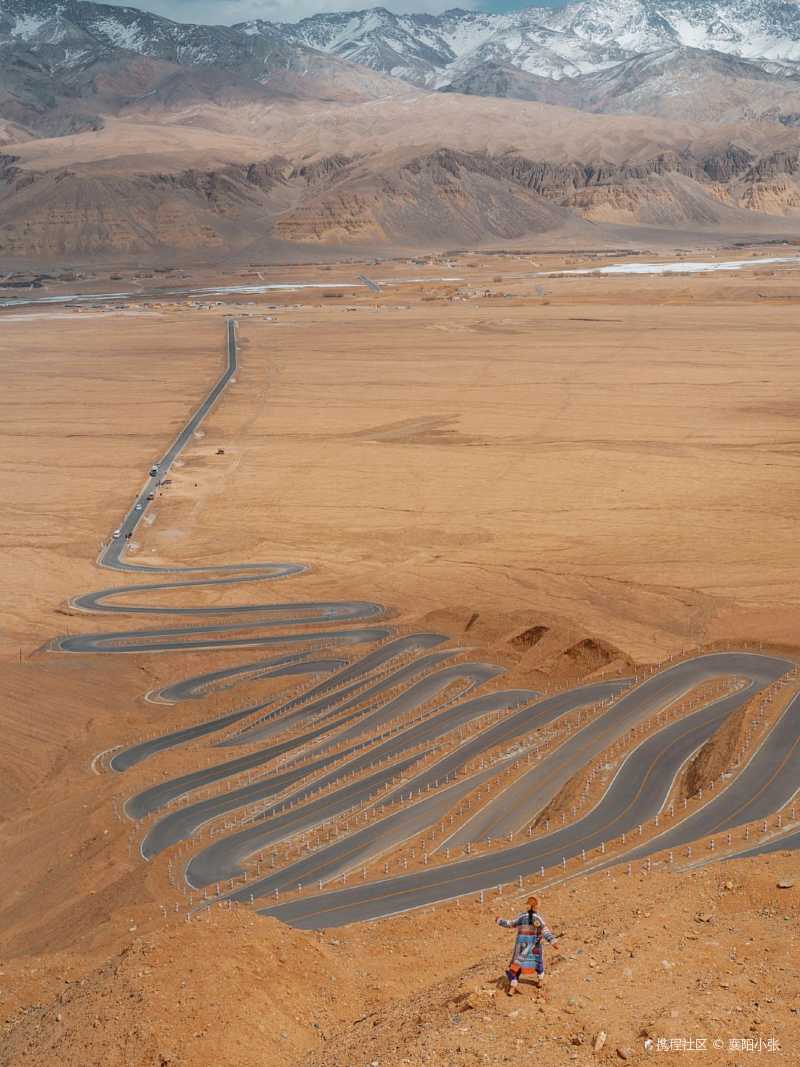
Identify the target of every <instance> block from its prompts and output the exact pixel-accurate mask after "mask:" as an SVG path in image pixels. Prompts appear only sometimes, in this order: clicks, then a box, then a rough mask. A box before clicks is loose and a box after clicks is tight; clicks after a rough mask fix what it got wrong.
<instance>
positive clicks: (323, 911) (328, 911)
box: [303, 726, 697, 919]
mask: <svg viewBox="0 0 800 1067" xmlns="http://www.w3.org/2000/svg"><path fill="white" fill-rule="evenodd" d="M665 729H669V727H665ZM696 729H697V727H696V726H695V727H692V728H690V729H688V730H684V731H683V733H681V734H679V735H678V736H677V737H676V738H675V739H674V740H673V741H672V742H671V743H670V745H669V746H668V747H667V748H666V749H665V750H663V751H661V752H659V753H657V754H656V755H655V756H654V757H653V760H652V762H651V764H650V766H649V767H648V769H647V772H646V773H645V776H644V778H643V779H642V781H641V783H640V785H639V788H638V790H637V792H636V794H635V795H634V797H633V798H632V799H631V801H630V802H629V803H628V805H627V806H626V807H625V808H623V809H622V811H620V812H618V813H617V815H615V817H614V818H613V819H612V820H611V821H610V822H607V823H605V825H604V826H600V827H598V828H597V829H596V830H594V831H592V832H590V833H588V834H584V835H583V836H582V837H579V838H578V839H577V841H575V842H574V844H576V845H577V844H580V843H581V842H582V841H587V840H589V839H590V838H596V835H597V833H598V832H600V831H601V830H604V829H608V828H610V827H611V826H613V825H614V823H616V822H619V820H620V819H621V818H622V817H623V816H624V815H625V814H626V813H627V812H629V811H630V810H631V808H632V807H633V806H634V805H635V804H636V802H637V801H638V799H639V797H640V796H641V794H642V792H643V790H644V788H645V786H646V785H647V782H648V781H649V779H650V777H651V775H652V774H653V772H654V771H655V770H656V769H657V767H658V763H659V761H660V760H661V759H663V757H664V755H665V754H666V753H668V752H669V751H670V749H671V748H673V747H674V746H675V745H677V744H678V743H679V742H680V741H681V740H682V739H683V738H685V737H687V736H688V735H689V734H691V733H693V732H694V731H695V730H696ZM659 732H660V731H659ZM558 832H559V831H556V833H558ZM559 851H560V850H550V851H549V852H544V853H541V854H540V855H539V856H537V859H544V858H546V857H548V856H553V855H558V852H559ZM520 862H522V861H521V860H519V859H517V860H514V861H512V862H511V863H505V864H502V865H500V866H498V867H496V868H494V869H493V871H492V875H493V877H494V876H495V875H496V874H499V873H501V872H503V871H506V870H508V869H509V868H512V867H516V866H517V865H518V864H519V863H520ZM450 871H451V874H452V871H453V868H450ZM457 877H459V875H458V874H456V878H453V877H450V878H446V879H445V880H444V881H441V882H433V883H431V884H430V885H427V886H425V888H426V889H437V888H440V887H443V886H447V885H449V884H450V883H451V882H453V881H455V880H456V879H457ZM407 891H408V890H407V889H405V888H404V889H401V890H394V891H392V892H389V893H382V894H380V895H378V896H373V897H371V898H370V902H372V901H378V900H390V899H391V898H392V897H401V896H403V895H404V894H405V893H406V892H407ZM427 903H435V901H429V902H427ZM349 907H352V905H351V904H339V905H336V906H335V907H330V908H320V909H319V910H318V911H314V912H311V913H309V914H306V915H304V916H303V918H304V919H308V918H313V917H316V916H322V915H330V914H332V913H333V912H337V911H343V910H346V909H347V908H349Z"/></svg>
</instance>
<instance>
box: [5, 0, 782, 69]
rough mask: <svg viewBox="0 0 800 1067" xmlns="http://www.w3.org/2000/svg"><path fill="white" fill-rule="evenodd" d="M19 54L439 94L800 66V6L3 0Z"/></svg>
mask: <svg viewBox="0 0 800 1067" xmlns="http://www.w3.org/2000/svg"><path fill="white" fill-rule="evenodd" d="M20 46H22V47H25V48H28V49H33V50H34V51H35V52H36V53H37V54H38V55H40V56H41V55H45V54H46V56H47V58H48V61H49V62H50V63H52V64H54V65H56V66H62V67H63V66H66V67H70V66H76V65H80V64H82V63H86V62H91V61H93V60H95V59H96V58H97V57H98V55H102V54H105V53H108V52H111V51H114V50H119V49H122V50H126V51H129V52H134V53H138V54H140V55H145V56H149V57H152V58H154V59H160V60H166V61H168V62H173V63H179V64H183V65H190V64H213V65H217V66H221V67H224V68H227V69H235V70H237V71H238V72H240V73H241V72H242V69H243V67H244V68H246V69H247V72H248V73H249V74H251V75H252V74H254V73H257V71H258V70H259V69H261V68H266V69H267V71H269V70H272V69H275V68H276V67H283V68H284V69H285V68H287V67H289V68H291V67H293V66H295V65H297V64H298V63H299V64H302V63H303V62H308V60H309V57H311V56H313V55H317V56H319V54H320V53H324V54H327V55H328V56H329V57H331V58H336V59H340V60H348V61H350V62H351V63H356V64H359V65H361V66H364V67H368V68H371V69H372V70H373V71H377V72H380V73H382V74H388V75H391V76H393V77H395V78H401V79H404V80H406V81H409V82H412V83H414V84H416V85H421V86H425V87H428V88H433V89H438V88H442V87H444V86H447V85H449V84H451V83H454V82H458V81H459V80H462V79H463V78H464V77H467V76H469V74H470V72H471V71H472V70H474V69H476V68H481V67H483V66H485V65H486V64H487V63H488V64H493V65H497V66H501V67H513V68H516V69H517V70H521V71H525V72H526V73H529V74H534V75H537V76H539V77H546V78H552V79H562V78H575V77H579V76H581V75H584V74H589V73H592V72H597V71H602V70H606V69H608V68H610V67H613V66H615V65H616V64H619V63H621V62H625V61H627V60H630V59H632V58H635V57H636V56H640V55H643V54H649V53H651V52H661V51H663V50H664V49H668V48H675V47H688V48H693V49H698V50H704V51H714V52H718V53H727V54H729V55H732V56H736V57H739V58H742V59H749V60H753V61H756V62H758V63H760V64H761V65H762V66H763V67H764V69H766V70H768V71H769V72H770V73H783V72H786V71H787V70H794V69H795V66H796V65H798V64H800V4H798V3H797V2H796V0H663V2H662V0H582V2H579V3H574V4H571V5H569V6H568V7H565V8H562V9H560V10H554V9H553V8H544V7H529V8H526V9H525V10H522V11H516V12H511V13H508V14H487V13H485V12H475V11H463V10H460V9H458V8H454V9H453V10H451V11H447V12H445V13H444V14H443V15H438V16H437V15H419V14H416V15H397V14H393V13H392V12H390V11H387V10H386V9H385V8H381V7H376V8H372V9H370V10H366V11H357V12H344V13H337V14H320V15H314V16H312V17H311V18H306V19H302V20H301V21H299V22H296V23H282V24H275V23H271V22H266V21H263V20H258V21H253V22H245V23H240V24H239V25H237V26H202V25H196V24H189V23H178V22H173V21H171V20H170V19H166V18H162V17H160V16H158V15H154V14H151V13H149V12H145V11H139V10H137V9H136V8H133V7H115V6H110V5H107V4H95V3H88V2H84V0H0V49H3V50H7V49H8V48H9V47H16V48H19V47H20Z"/></svg>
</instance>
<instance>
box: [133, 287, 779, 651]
mask: <svg viewBox="0 0 800 1067" xmlns="http://www.w3.org/2000/svg"><path fill="white" fill-rule="evenodd" d="M457 269H458V268H457ZM474 273H476V274H477V273H478V272H477V271H476V272H474ZM769 273H770V276H760V275H759V276H757V277H754V275H753V274H752V273H750V272H744V273H742V274H740V275H738V276H735V277H734V276H726V277H725V278H724V279H717V278H710V277H708V276H701V277H692V278H683V277H678V278H664V277H654V278H615V279H599V278H581V277H570V278H558V279H547V280H546V284H545V291H546V296H545V299H544V301H543V300H541V299H538V298H536V297H533V298H532V297H531V295H530V294H531V289H532V284H531V281H528V280H526V281H523V282H515V281H513V280H512V281H509V282H508V284H499V283H492V282H491V281H490V280H488V281H487V283H486V284H487V285H488V288H489V291H491V292H492V293H493V294H494V295H492V296H489V297H482V296H475V297H472V296H471V293H472V291H473V290H471V289H470V290H466V291H465V292H466V293H467V298H466V299H463V300H461V299H456V300H455V301H454V302H448V301H447V300H446V299H444V297H445V290H444V289H443V288H442V287H440V288H438V289H437V290H435V291H434V290H432V291H431V293H429V294H422V293H421V294H417V295H416V298H415V294H414V293H413V292H412V291H411V290H410V289H403V290H402V292H400V291H397V292H393V293H391V295H389V294H387V295H386V296H385V297H381V298H380V300H379V301H375V300H374V299H371V298H369V297H367V296H361V297H358V298H357V300H355V299H354V298H353V297H351V298H350V299H351V300H353V302H352V303H350V304H348V305H347V307H343V306H342V305H341V302H340V301H334V300H329V301H328V300H324V299H322V300H316V301H313V299H312V298H311V297H306V299H308V301H309V305H310V306H308V307H307V308H304V309H299V308H298V309H297V310H292V311H287V312H285V313H283V312H282V313H276V315H275V316H274V317H275V320H276V321H273V322H265V321H258V319H257V318H250V319H247V318H244V319H243V320H242V325H241V337H242V340H243V348H242V363H243V365H242V373H241V374H240V377H239V382H238V384H237V386H236V387H234V389H233V390H232V391H231V393H230V395H229V396H228V398H227V400H226V402H225V404H224V405H223V406H222V407H221V408H220V409H219V410H218V412H217V413H215V415H214V416H213V418H212V419H211V421H210V422H209V423H208V426H207V434H208V436H207V439H206V441H204V443H203V445H202V447H198V448H197V449H195V451H194V455H193V456H187V466H186V469H185V471H184V472H183V473H182V474H181V476H180V477H179V478H176V479H175V481H176V485H175V490H174V495H173V497H172V502H173V507H172V508H171V509H170V511H169V514H165V515H164V516H163V519H162V518H159V520H158V522H157V523H156V526H155V527H154V528H153V531H152V538H151V539H149V541H148V544H149V545H151V546H152V547H153V548H155V549H156V553H157V555H159V556H160V557H162V556H163V557H164V558H168V557H172V556H173V554H174V553H175V552H176V551H178V550H179V551H180V554H181V555H184V554H190V555H191V556H192V557H196V558H202V559H205V560H209V561H210V560H219V561H222V560H223V559H230V558H232V546H230V545H229V544H227V543H226V544H225V549H224V551H223V552H220V548H219V546H220V544H222V543H223V542H225V541H227V535H226V531H227V516H226V515H225V514H224V512H221V511H220V510H219V509H218V507H217V499H218V493H219V490H220V489H221V488H222V487H223V485H224V492H225V498H226V501H227V504H228V506H229V507H230V506H233V507H235V508H236V514H237V525H238V536H239V538H240V541H239V544H240V545H241V548H240V549H239V550H238V552H239V554H243V557H244V558H251V559H261V558H281V559H283V558H285V559H302V560H307V561H311V562H313V563H314V565H315V568H316V574H315V575H314V576H312V577H309V578H304V579H302V586H303V594H304V595H306V594H308V595H310V594H311V593H312V592H313V593H320V594H324V595H326V596H334V595H345V594H346V595H358V596H362V597H365V598H369V599H373V598H377V599H379V600H381V601H382V602H384V603H387V604H391V605H392V606H394V607H396V608H397V609H398V611H399V612H400V613H401V614H402V615H403V617H405V618H409V619H411V618H413V619H415V620H418V619H420V618H422V617H424V616H425V615H426V614H427V613H434V615H433V618H435V619H436V623H437V625H442V618H443V617H442V613H444V617H447V618H449V619H450V620H452V625H453V626H454V627H455V628H456V629H458V628H459V627H461V628H463V627H464V626H465V625H466V622H467V621H468V620H469V619H470V617H471V616H472V615H473V614H474V613H476V612H477V613H479V615H480V618H479V620H478V621H477V622H476V623H474V624H473V626H472V627H471V629H470V636H471V638H474V637H480V638H483V639H487V640H489V641H492V640H493V639H494V638H502V637H505V636H511V635H512V633H513V632H514V627H515V626H517V625H518V623H523V622H524V623H525V624H526V625H533V624H537V623H542V622H544V623H548V622H549V621H552V620H553V618H554V617H556V618H558V619H559V621H560V622H562V623H564V624H572V625H574V626H577V627H579V628H580V629H581V630H586V631H589V632H592V633H594V634H595V635H597V636H602V637H604V638H605V639H606V640H608V641H610V642H611V643H612V644H615V645H617V646H620V647H622V648H624V649H625V651H626V652H628V653H630V654H632V655H634V656H635V657H637V658H654V657H656V656H658V655H660V654H662V653H664V652H667V651H673V650H675V649H676V648H680V647H682V646H683V645H685V644H688V643H695V642H698V641H701V640H704V639H707V638H713V637H717V636H721V635H722V632H723V629H722V620H724V625H725V626H726V627H730V626H731V625H732V619H733V618H734V617H735V618H736V619H737V623H736V625H737V626H738V627H740V632H741V633H742V634H745V633H746V632H748V630H747V627H748V625H749V622H748V620H750V619H752V620H753V622H752V626H750V630H749V635H750V636H751V637H755V638H761V639H771V640H779V641H789V642H794V641H796V640H797V638H798V636H799V635H798V633H797V631H796V630H795V629H793V628H792V627H793V625H794V624H793V622H792V615H793V606H794V605H795V604H796V602H797V596H798V592H799V591H800V589H799V587H798V584H797V577H796V568H795V566H794V546H795V543H796V518H795V517H794V516H793V515H792V514H791V512H789V513H787V512H786V511H784V510H783V509H782V508H781V509H780V511H779V513H778V514H776V512H775V502H776V501H777V500H780V499H785V487H786V484H787V477H788V474H789V471H790V470H791V469H792V467H793V463H794V459H793V448H794V445H793V440H794V431H793V428H792V410H791V401H787V395H790V394H791V384H790V383H791V379H792V376H793V375H795V374H796V370H795V361H794V359H793V355H792V353H793V346H794V330H795V327H796V306H795V304H794V301H793V299H792V297H791V290H792V286H793V284H794V282H795V279H796V277H797V274H796V271H795V270H793V269H789V268H774V270H772V271H771V272H769ZM458 289H463V287H458V286H455V285H454V286H453V287H452V292H451V294H450V295H451V296H454V297H457V296H458V293H457V290H458ZM504 294H511V296H510V298H509V297H507V296H504ZM432 297H436V299H433V300H432V299H430V298H432ZM293 299H294V298H293ZM545 301H546V303H545ZM398 305H402V306H398ZM348 307H349V308H353V307H355V308H357V310H348ZM218 446H225V447H226V457H225V460H224V462H222V461H220V460H218V459H217V458H216V457H214V454H213V453H214V451H215V449H216V447H218ZM229 449H230V451H229ZM195 483H197V486H196V488H195ZM286 588H287V590H288V587H286ZM290 595H294V593H292V594H290ZM767 610H768V611H769V613H770V617H771V621H770V623H769V624H767V622H766V620H765V619H764V617H763V616H764V613H765V612H766V611H767Z"/></svg>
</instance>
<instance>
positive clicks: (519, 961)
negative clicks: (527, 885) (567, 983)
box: [495, 897, 561, 997]
mask: <svg viewBox="0 0 800 1067" xmlns="http://www.w3.org/2000/svg"><path fill="white" fill-rule="evenodd" d="M527 903H528V910H527V911H523V913H522V914H521V915H518V916H517V917H516V919H501V918H500V917H499V916H496V917H495V922H496V923H497V925H498V926H505V927H511V928H513V929H515V930H516V931H517V939H516V941H515V942H514V953H513V955H512V957H511V963H510V964H509V965H508V969H507V971H506V977H507V978H508V989H507V990H506V992H507V993H508V995H509V996H510V997H511V996H513V995H514V993H521V992H522V990H521V989H520V988H519V976H520V975H521V974H535V976H536V986H537V988H538V989H541V987H542V981H543V979H544V952H543V948H542V941H547V943H548V944H550V945H552V946H553V948H554V949H555V950H556V952H560V951H561V949H560V948H559V947H558V943H557V942H556V939H555V935H554V934H553V932H552V930H551V929H550V928H549V926H548V925H547V923H546V922H545V921H544V919H543V918H542V916H541V915H540V914H539V911H538V908H539V898H538V897H528V902H527Z"/></svg>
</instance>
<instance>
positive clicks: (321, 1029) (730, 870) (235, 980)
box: [0, 856, 800, 1067]
mask: <svg viewBox="0 0 800 1067" xmlns="http://www.w3.org/2000/svg"><path fill="white" fill-rule="evenodd" d="M796 874H797V869H796V861H795V859H794V858H793V857H781V856H776V857H772V858H769V859H761V860H758V861H751V862H743V861H738V862H736V863H731V864H726V865H724V866H714V867H709V868H704V869H702V870H699V871H695V872H691V873H687V874H684V875H674V874H667V873H665V872H664V873H657V872H656V871H653V872H651V873H650V874H646V873H644V872H641V873H639V872H637V873H634V874H633V875H631V876H627V875H626V874H625V872H624V869H623V870H622V871H621V872H614V873H613V876H609V877H605V876H596V877H595V878H593V879H591V880H589V881H578V882H574V883H567V884H566V885H562V886H559V887H556V888H554V889H551V890H550V891H547V892H546V893H545V894H544V895H543V898H542V904H541V907H542V911H543V912H544V913H545V916H546V918H547V919H548V921H549V922H550V923H551V925H552V926H553V928H554V930H555V931H556V932H557V933H558V934H559V936H560V942H561V946H562V948H563V955H562V956H561V957H559V956H556V954H555V953H553V952H550V953H549V954H548V968H549V976H548V986H547V991H546V996H543V995H541V994H539V993H537V992H536V991H535V990H534V989H533V988H531V987H529V986H527V985H526V983H525V982H523V984H522V987H523V990H524V992H523V993H522V995H519V996H515V997H513V998H509V997H507V996H506V995H505V994H504V992H503V990H502V988H500V987H499V986H500V982H499V979H500V978H501V976H502V972H503V968H504V967H505V965H506V963H507V960H508V953H509V949H510V935H509V934H508V931H504V930H500V929H498V927H497V926H495V924H494V915H495V914H496V913H501V914H505V915H512V914H515V913H516V912H517V910H518V909H519V907H520V901H519V894H518V892H511V891H509V890H508V889H507V890H506V892H505V893H504V894H503V895H502V896H494V895H492V896H491V899H487V901H486V902H485V904H484V905H483V906H481V905H480V904H479V903H478V902H477V901H474V902H469V901H464V902H463V903H462V904H460V905H458V906H456V905H455V904H451V905H443V906H441V907H439V908H437V909H436V910H431V911H426V912H423V913H412V914H409V915H407V916H402V917H399V918H395V919H390V920H387V921H385V922H382V923H380V924H378V925H376V926H372V927H348V928H345V929H343V930H336V931H335V932H334V933H333V934H329V933H326V932H325V931H322V932H320V933H309V934H304V933H300V932H298V931H295V930H291V929H289V928H287V927H283V926H281V925H280V924H278V923H277V922H276V921H274V920H267V919H257V918H254V917H252V916H251V915H249V914H247V915H245V914H242V915H240V914H238V913H232V912H229V911H225V910H216V911H215V912H214V913H213V914H208V913H207V914H206V915H205V917H204V918H202V919H195V920H193V921H192V922H190V923H186V922H185V921H183V919H182V918H179V919H178V920H175V921H172V920H169V921H162V923H161V927H160V928H158V926H156V927H155V928H153V927H150V929H143V928H140V927H138V926H137V919H136V918H132V919H131V923H130V929H129V930H128V932H127V934H126V935H124V937H123V942H124V944H123V947H122V948H121V950H120V951H119V952H116V953H115V954H113V955H111V956H110V957H108V958H107V959H101V960H98V961H97V962H94V961H90V960H88V959H87V960H84V961H81V960H80V959H78V958H76V957H71V956H66V955H60V956H51V957H49V958H48V957H45V958H39V959H38V960H36V965H35V967H31V963H32V961H28V960H26V959H25V958H24V957H17V958H15V959H12V960H6V961H4V972H5V973H4V976H3V979H2V980H3V982H4V983H5V984H7V985H9V986H12V983H13V986H14V987H16V988H15V990H14V997H13V999H14V1002H15V1010H12V1009H11V1005H10V1004H8V1002H7V1006H6V1010H5V1013H4V1015H5V1018H4V1021H3V1023H2V1029H0V1062H2V1063H3V1064H4V1065H6V1067H20V1065H22V1064H25V1065H27V1067H51V1065H52V1064H53V1063H61V1064H63V1067H100V1065H102V1067H123V1065H127V1064H132V1063H136V1064H142V1065H144V1064H147V1065H151V1064H152V1065H156V1067H208V1064H210V1063H213V1064H215V1067H263V1065H264V1064H269V1065H271V1067H300V1065H301V1064H302V1065H304V1067H309V1065H313V1067H361V1065H364V1067H367V1065H370V1064H373V1065H374V1064H375V1063H377V1064H378V1065H379V1067H402V1065H404V1064H405V1065H408V1064H413V1065H415V1067H416V1065H417V1064H429V1065H441V1067H444V1065H445V1064H446V1065H448V1067H478V1065H482V1064H487V1063H488V1064H499V1063H506V1062H509V1063H510V1062H514V1063H520V1062H522V1063H547V1064H562V1063H563V1064H568V1063H576V1064H579V1065H580V1064H598V1063H600V1064H602V1063H607V1064H614V1063H616V1064H619V1063H646V1062H651V1061H655V1060H656V1059H657V1062H658V1063H665V1064H679V1063H681V1062H684V1061H685V1059H686V1056H687V1052H686V1051H685V1050H683V1051H682V1050H681V1048H680V1047H679V1046H678V1045H677V1044H675V1045H673V1047H672V1049H671V1050H670V1043H671V1042H679V1041H681V1040H683V1041H686V1042H688V1041H690V1040H691V1041H693V1042H695V1043H697V1042H700V1041H703V1040H704V1041H705V1042H706V1051H705V1053H704V1055H703V1063H707V1064H710V1065H715V1067H716V1065H722V1064H731V1063H739V1062H749V1060H745V1059H744V1058H743V1057H745V1056H747V1055H748V1049H751V1050H752V1049H753V1048H755V1049H759V1050H760V1052H761V1053H762V1054H763V1056H764V1059H765V1062H769V1063H772V1064H780V1065H782V1064H789V1063H791V1062H794V1060H793V1058H792V1049H793V1048H796V1047H797V1044H798V1042H799V1041H800V1001H798V999H797V991H798V989H800V981H799V979H800V971H799V970H798V958H800V957H799V956H798V953H797V944H796V940H797V928H798V922H799V921H800V905H799V903H798V888H797V886H798V885H800V880H797V881H795V876H796ZM792 881H794V885H790V886H788V888H779V885H778V883H781V884H782V885H784V886H786V885H788V883H790V882H792ZM138 921H141V919H138ZM747 1042H750V1045H748V1044H747ZM715 1043H716V1044H715ZM759 1043H760V1046H759ZM685 1047H688V1046H685ZM768 1053H769V1054H768ZM750 1055H751V1056H752V1051H751V1053H750Z"/></svg>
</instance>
